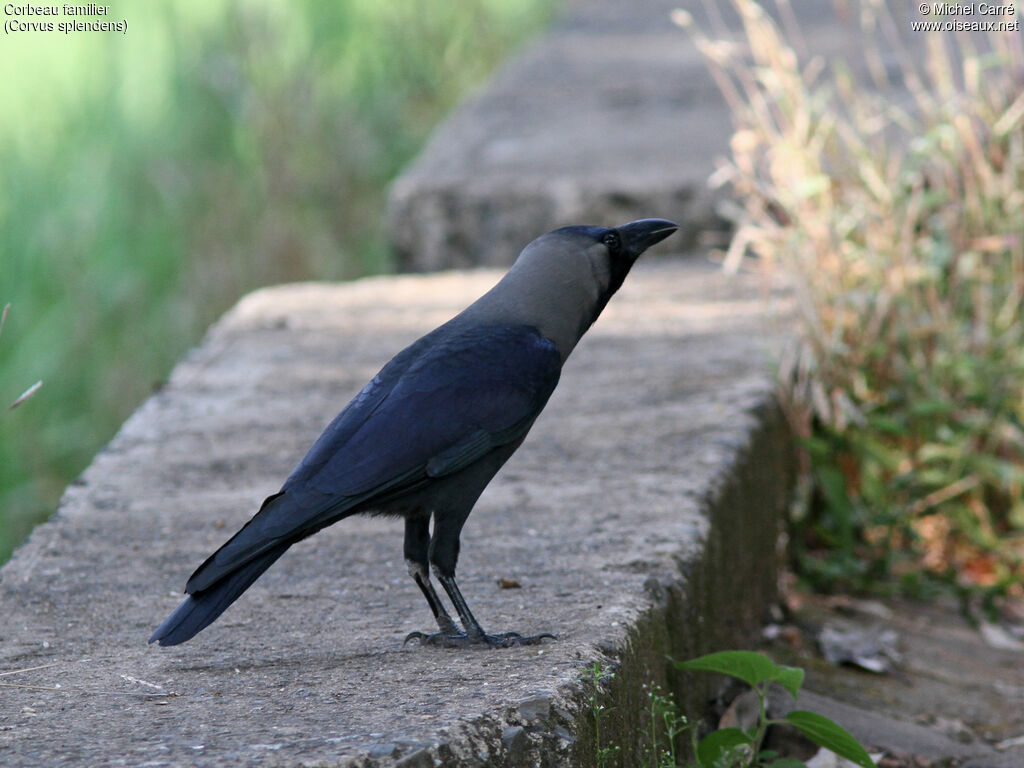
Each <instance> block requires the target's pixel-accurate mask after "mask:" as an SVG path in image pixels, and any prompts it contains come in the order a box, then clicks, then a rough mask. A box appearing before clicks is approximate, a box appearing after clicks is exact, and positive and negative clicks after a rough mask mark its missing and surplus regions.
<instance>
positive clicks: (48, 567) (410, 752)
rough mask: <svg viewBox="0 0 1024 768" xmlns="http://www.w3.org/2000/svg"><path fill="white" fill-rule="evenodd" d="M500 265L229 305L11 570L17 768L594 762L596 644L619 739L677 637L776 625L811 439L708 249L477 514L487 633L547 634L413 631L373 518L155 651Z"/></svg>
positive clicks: (626, 335) (648, 306)
mask: <svg viewBox="0 0 1024 768" xmlns="http://www.w3.org/2000/svg"><path fill="white" fill-rule="evenodd" d="M497 276H498V275H497V273H495V272H490V271H485V272H474V273H451V274H441V275H436V276H431V277H396V278H380V279H370V280H364V281H360V282H357V283H354V284H349V285H336V286H333V285H318V284H310V285H296V286H288V287H282V288H275V289H269V290H265V291H260V292H258V293H255V294H253V295H251V296H249V297H247V298H246V299H244V300H243V301H242V302H241V303H240V304H239V305H238V306H237V307H236V308H235V309H234V310H233V311H232V312H230V313H229V314H228V315H227V316H226V317H225V318H224V319H223V320H222V321H221V322H220V323H218V324H217V326H215V327H214V328H213V330H212V331H211V332H210V334H209V336H208V337H207V339H206V341H205V342H204V343H203V345H202V346H201V347H199V348H198V349H196V350H195V351H194V352H193V353H192V354H190V355H189V356H188V358H187V359H186V360H184V361H183V362H182V363H181V364H180V365H179V366H178V367H177V368H176V369H175V371H174V373H173V375H172V376H171V378H170V381H169V382H168V384H167V386H166V387H165V388H164V389H163V390H161V391H160V392H159V393H157V394H155V395H154V396H153V397H151V398H150V399H149V400H148V401H147V402H146V403H145V404H144V405H143V406H142V407H141V408H140V409H139V410H138V411H137V412H136V413H135V415H134V416H132V418H131V419H130V420H129V421H128V422H127V423H126V424H125V425H124V427H123V429H122V430H121V432H120V433H119V434H118V435H117V437H116V438H115V439H114V440H113V442H112V443H111V444H110V445H109V447H108V448H107V449H106V450H105V451H103V452H102V453H101V454H100V455H99V456H98V457H97V458H96V460H95V461H94V463H93V465H92V466H91V467H90V468H89V469H88V470H87V471H86V472H85V474H84V475H83V476H82V478H81V479H80V480H79V481H78V482H77V483H76V484H75V485H73V486H72V487H71V488H70V489H69V490H68V492H67V494H66V496H65V498H64V500H63V502H62V503H61V507H60V510H59V512H58V514H57V515H56V516H55V517H54V519H53V520H52V521H51V522H49V523H47V524H46V525H43V526H40V527H39V528H38V529H37V530H36V531H35V532H34V533H33V534H32V536H31V538H30V540H29V541H28V542H27V543H26V544H25V545H24V546H22V547H21V548H20V549H19V550H18V551H17V552H16V553H15V556H14V558H13V559H12V560H11V562H9V563H8V564H7V565H6V566H5V567H4V568H3V570H2V572H0V579H2V581H0V615H2V616H3V620H2V622H0V674H2V677H0V683H2V684H3V685H4V686H5V689H4V691H3V695H2V696H0V764H3V765H12V766H13V765H18V766H35V765H39V766H43V765H45V766H53V765H111V766H113V765H129V766H142V765H148V766H158V765H178V764H189V765H225V764H231V765H236V764H238V765H307V766H308V765H355V766H383V765H403V766H429V765H441V764H443V765H467V766H468V765H515V766H520V765H523V766H525V765H556V764H566V763H569V762H573V763H574V764H581V765H587V764H590V763H591V762H592V758H593V748H594V743H593V735H592V733H591V732H590V730H589V729H590V722H591V721H590V712H589V710H588V708H587V703H586V700H587V695H588V691H589V686H588V684H587V683H586V682H585V681H581V676H582V675H583V671H582V669H583V666H585V664H586V663H587V662H588V661H590V660H593V659H596V658H599V657H604V658H606V659H607V660H608V663H610V664H616V665H618V667H619V669H620V673H619V674H618V675H617V677H616V678H615V681H614V685H613V687H612V689H611V691H610V695H612V696H613V697H614V703H615V705H616V708H615V710H614V712H613V714H612V717H611V719H610V720H609V722H608V724H607V726H606V727H607V731H606V732H607V733H608V734H609V735H610V736H611V737H612V738H614V739H615V740H616V743H619V744H621V745H622V746H623V748H624V749H626V750H631V749H633V748H634V746H635V739H636V738H637V736H636V734H637V729H636V727H635V726H636V724H635V723H634V722H632V721H631V719H630V718H631V715H630V714H629V713H631V712H638V710H639V707H633V706H632V705H633V704H634V703H636V702H638V701H639V700H640V698H641V697H642V695H643V691H642V689H641V685H642V684H643V683H645V682H652V681H653V682H657V683H660V684H662V685H668V686H671V687H674V688H676V689H677V690H679V691H680V692H681V694H683V695H689V696H691V697H694V696H697V697H698V698H699V692H695V691H693V690H692V689H683V688H682V687H681V686H682V681H679V680H676V679H674V678H673V677H672V676H671V675H670V674H669V672H668V670H667V668H666V663H665V659H664V654H665V653H671V654H673V655H676V656H686V655H689V654H692V653H697V652H700V651H703V650H706V649H708V648H710V647H718V646H720V645H736V644H739V643H740V642H741V641H742V639H743V638H744V637H745V636H746V635H747V633H748V632H749V631H750V630H751V629H752V628H753V627H754V626H755V625H756V624H757V620H758V618H759V614H760V611H761V610H762V608H763V606H764V604H765V602H766V601H767V600H768V599H769V598H770V596H771V595H772V593H773V588H774V585H773V549H774V544H775V538H776V536H775V534H776V524H777V519H778V514H779V511H780V509H781V508H782V507H783V504H784V500H785V496H786V492H787V489H788V487H789V477H790V464H789V459H790V456H791V452H790V451H789V446H788V441H787V435H786V432H785V430H784V428H783V425H782V422H781V421H780V419H779V417H778V414H777V411H776V409H775V407H774V405H773V400H772V379H771V375H770V371H769V367H770V364H769V363H770V359H771V349H772V348H773V346H774V338H773V337H772V336H771V334H770V333H768V332H767V328H768V326H769V323H767V322H766V314H765V311H764V308H763V304H762V301H761V298H760V296H759V293H758V290H757V288H756V286H754V285H752V284H750V283H735V282H729V281H728V280H727V279H726V278H724V277H723V276H722V275H720V274H719V273H718V272H716V271H715V270H714V269H712V268H710V267H709V266H706V265H701V264H697V263H694V262H693V261H692V260H690V261H668V262H660V263H659V262H649V263H646V264H642V265H640V266H638V268H637V269H636V270H635V272H634V274H633V275H631V276H630V278H629V280H627V282H626V285H625V287H624V288H623V290H622V291H621V293H620V295H618V296H616V297H615V299H614V300H613V301H612V302H611V304H610V305H609V307H608V309H607V310H606V312H605V315H604V316H603V317H602V318H601V319H600V321H599V322H598V323H597V325H596V326H595V327H594V328H593V329H592V330H591V332H590V333H589V334H588V336H586V337H585V338H584V340H583V342H582V343H581V344H580V346H579V347H578V349H577V350H576V352H575V353H574V355H573V358H572V359H571V360H570V362H569V364H568V366H567V368H566V370H565V372H564V374H563V380H562V383H561V384H560V386H559V389H558V391H557V392H556V393H555V395H554V397H553V399H552V401H551V403H550V405H549V407H548V409H547V411H546V412H545V413H544V414H543V415H542V416H541V418H540V419H539V420H538V422H537V424H536V426H535V428H534V430H533V432H532V433H531V435H530V437H529V439H528V440H527V443H526V444H525V445H524V446H523V448H522V449H521V450H520V452H519V453H518V454H517V455H516V456H515V457H514V458H513V459H512V461H510V463H509V465H508V466H507V467H506V468H505V469H504V470H503V471H502V473H500V474H499V476H498V478H497V479H496V480H495V482H494V483H493V484H492V485H491V487H490V488H489V489H488V491H487V492H486V493H485V494H484V496H483V498H482V499H481V501H480V503H479V504H478V506H477V509H476V510H475V512H474V513H473V515H472V516H471V517H470V520H469V523H468V524H467V527H466V530H465V533H464V536H463V557H462V561H461V563H460V566H461V567H460V575H461V577H462V579H461V583H462V586H463V589H464V590H465V592H466V595H467V597H468V599H469V600H470V602H471V604H472V605H473V607H474V610H475V612H476V614H477V616H478V617H479V618H480V619H481V621H482V622H483V623H484V626H485V627H488V628H491V629H493V630H495V631H500V630H507V629H513V628H514V629H517V630H520V631H523V632H538V631H546V630H550V631H555V632H557V633H558V634H559V639H558V640H557V641H556V642H553V643H549V644H545V645H544V646H543V647H540V648H537V647H533V648H524V649H509V650H503V651H480V652H454V651H438V650H435V649H425V648H420V647H412V646H408V647H403V646H402V638H403V637H404V635H405V634H406V633H407V632H409V631H411V630H414V629H427V628H429V625H430V617H429V614H428V612H427V609H426V606H425V605H423V604H422V602H423V601H422V598H421V596H420V595H419V593H418V591H417V590H416V589H415V587H414V585H413V584H412V583H411V581H410V580H409V579H408V577H407V576H406V574H405V567H404V564H403V563H402V556H401V526H400V524H399V523H398V522H396V521H390V520H380V519H360V518H354V519H351V520H348V521H345V522H344V523H343V524H340V525H338V526H335V527H334V528H332V529H328V530H326V531H324V532H322V533H321V534H319V535H317V536H315V537H313V538H312V539H310V540H308V541H306V542H303V543H302V544H300V545H298V546H296V547H294V548H293V549H292V550H291V551H290V552H289V554H288V555H287V556H286V557H285V558H283V559H282V560H281V561H280V562H279V563H278V564H277V565H275V566H274V568H272V569H271V570H270V571H269V572H268V573H267V574H266V575H265V576H264V577H263V578H262V579H261V580H260V581H259V582H257V584H256V585H254V587H253V588H252V589H251V590H250V591H249V592H248V593H247V594H246V595H245V596H244V597H243V598H242V599H241V600H240V601H239V603H237V604H236V605H235V606H233V607H232V608H231V609H230V610H229V611H228V612H227V613H226V614H225V615H224V616H223V617H222V618H221V620H220V621H218V622H217V623H216V624H214V625H213V626H212V627H210V628H209V629H208V630H207V631H205V632H203V633H202V634H201V635H200V636H199V637H197V638H196V639H195V640H194V641H193V642H191V643H189V644H187V645H184V646H180V647H177V648H174V649H157V648H155V647H149V646H147V645H146V638H147V636H148V634H149V632H150V631H151V630H152V628H153V626H154V625H155V624H156V623H157V622H158V621H159V620H161V619H162V618H163V617H164V615H165V614H166V613H167V612H168V611H169V610H170V609H171V608H173V607H174V605H176V603H177V600H178V598H179V595H178V593H177V591H178V590H179V589H180V587H181V586H182V585H183V583H184V581H185V579H186V577H187V576H188V574H189V573H190V572H191V570H192V569H193V568H194V567H195V566H196V565H197V564H198V563H199V562H200V561H201V560H202V558H203V557H204V556H205V555H206V554H207V553H209V552H210V551H211V550H212V549H213V548H214V547H216V546H217V545H218V544H219V543H220V542H221V541H223V540H224V538H225V537H226V536H227V535H228V534H229V533H230V532H231V531H233V530H234V529H235V528H236V527H237V526H239V525H240V524H241V523H242V522H244V520H245V519H247V517H248V516H249V515H250V514H251V513H252V512H253V511H254V510H255V509H256V507H257V505H258V504H259V502H260V500H261V499H262V498H263V497H264V496H265V495H266V494H268V493H270V492H272V491H274V490H276V488H277V486H278V484H279V483H280V482H281V480H282V479H283V478H284V476H285V475H286V473H287V472H288V471H289V469H290V468H291V466H292V465H293V463H294V462H295V461H296V460H297V459H298V458H299V457H300V456H301V454H302V453H303V451H304V450H305V449H306V447H307V446H308V445H309V443H310V442H311V441H312V439H313V438H315V436H316V435H317V434H318V432H319V431H320V429H321V428H322V427H323V425H324V424H325V423H326V422H327V421H328V420H329V419H330V418H331V417H332V416H333V415H334V413H335V412H336V411H337V410H338V408H339V407H340V406H342V405H343V404H344V403H345V402H346V401H347V400H348V398H349V397H351V396H352V395H353V394H354V393H355V392H356V391H357V390H358V388H359V387H360V386H361V385H362V384H363V383H364V382H365V380H366V379H367V378H368V377H369V376H371V375H372V374H373V373H374V372H375V371H376V370H377V369H378V367H379V366H380V365H381V364H382V363H383V362H384V361H386V360H387V359H388V358H389V357H390V356H391V355H392V354H393V353H394V352H396V351H397V350H398V349H399V348H400V347H401V346H403V345H404V344H406V343H407V342H409V341H410V340H412V339H414V338H415V337H417V336H418V335H419V334H421V333H423V332H424V331H426V330H428V329H429V328H431V327H433V326H434V325H436V324H437V323H439V322H441V321H443V320H445V319H446V318H448V317H449V316H450V315H451V314H453V313H454V312H456V311H457V310H458V309H460V308H461V307H462V306H464V305H465V304H467V303H468V302H469V301H470V300H472V299H473V298H475V297H476V296H477V295H478V294H479V293H481V292H482V291H484V290H485V289H486V288H487V287H488V286H489V285H490V284H491V283H492V282H493V281H494V280H495V279H496V278H497ZM499 578H504V579H514V580H516V581H518V582H519V583H520V584H521V588H520V589H501V588H499V586H498V584H497V580H498V579H499ZM33 668H34V669H33ZM11 685H17V686H21V687H9V686H11ZM57 685H59V686H60V687H59V688H55V687H54V686H57Z"/></svg>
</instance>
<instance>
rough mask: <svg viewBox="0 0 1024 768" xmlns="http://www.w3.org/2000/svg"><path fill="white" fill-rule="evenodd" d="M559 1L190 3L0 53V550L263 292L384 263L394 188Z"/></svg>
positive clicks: (3, 47) (13, 39) (120, 12)
mask: <svg viewBox="0 0 1024 768" xmlns="http://www.w3.org/2000/svg"><path fill="white" fill-rule="evenodd" d="M549 6H550V4H549V3H545V2H544V1H543V0H461V2H458V3H452V2H450V0H334V1H317V0H304V1H301V0H300V1H297V2H291V3H288V4H284V3H273V2H270V0H245V1H243V0H174V1H173V2H170V1H166V2H161V1H156V0H154V1H152V2H147V3H145V4H142V3H139V4H131V5H128V4H125V5H122V6H114V7H113V8H112V9H111V18H114V19H117V18H119V17H121V16H125V17H127V20H128V33H127V34H126V35H123V36H122V35H120V34H105V33H97V32H88V33H77V34H72V35H70V36H65V35H63V34H60V33H57V32H54V33H21V34H17V35H10V36H6V37H4V39H3V40H2V42H0V72H3V73H4V77H3V78H0V104H2V105H3V109H2V111H0V306H2V305H3V304H4V303H6V302H10V304H11V311H10V314H9V317H8V320H7V324H6V326H5V327H4V329H3V334H2V336H0V409H5V408H6V407H7V404H8V403H10V402H11V401H13V400H14V399H15V398H16V397H17V396H18V395H19V394H20V393H21V392H22V391H24V390H25V389H26V388H27V387H28V386H29V385H31V384H32V383H33V382H35V381H36V380H37V379H42V380H43V381H44V384H43V387H42V389H41V390H40V392H39V393H38V394H37V395H36V396H35V397H34V398H33V399H31V400H30V401H28V402H27V403H25V404H24V405H22V406H21V407H19V408H18V409H16V410H14V411H9V412H5V411H4V410H0V562H3V561H4V560H6V559H7V558H8V557H9V555H10V552H11V551H12V549H13V548H14V547H15V546H16V545H17V544H18V543H19V542H20V541H21V539H22V538H23V537H24V536H25V535H26V534H27V533H28V532H29V530H31V527H32V526H33V525H35V524H36V523H38V522H40V521H41V520H43V519H45V518H46V516H47V515H48V514H49V513H50V512H51V511H52V510H53V509H54V508H55V506H56V503H57V501H58V499H59V497H60V494H61V492H62V491H63V489H64V487H65V486H66V485H67V483H68V482H69V481H71V480H72V479H73V478H74V477H75V476H76V475H77V474H79V473H80V472H81V471H82V470H83V469H84V468H85V466H86V465H87V464H88V462H89V460H90V459H91V457H92V456H93V455H94V454H95V452H96V451H97V450H98V449H99V448H100V447H101V446H103V445H104V443H106V442H107V441H108V440H109V439H110V438H111V436H112V435H113V434H114V432H115V431H116V430H117V428H118V426H119V424H120V423H121V422H122V421H123V420H124V419H125V418H126V417H127V416H128V414H130V413H131V411H132V410H133V409H134V408H135V407H136V406H137V405H138V404H139V402H140V401H141V400H143V399H144V398H145V397H146V396H147V395H148V394H149V393H150V392H152V391H153V390H154V388H156V387H158V386H159V385H160V382H161V381H162V380H163V378H164V377H165V376H166V375H167V373H168V372H169V370H170V368H171V366H172V365H173V363H174V362H175V360H176V359H177V358H178V357H179V356H180V355H181V354H182V353H183V352H184V351H185V350H186V349H188V348H189V347H190V346H192V345H193V344H195V343H196V342H197V340H198V339H199V338H200V336H201V334H202V332H203V329H204V328H205V327H206V326H207V325H209V323H210V322H211V321H213V320H214V319H216V317H217V316H218V315H219V314H220V313H222V312H223V311H224V310H225V309H226V308H228V307H229V306H230V305H231V304H232V303H233V302H234V301H235V300H236V299H237V298H238V297H239V296H240V295H242V294H243V293H245V292H246V291H248V290H250V289H252V288H255V287H257V286H260V285H267V284H271V283H278V282H284V281H291V280H304V279H328V280H338V279H349V278H354V277H357V276H360V275H364V274H369V273H374V272H381V271H386V270H387V269H388V268H389V262H388V255H387V250H386V242H385V238H384V233H383V228H382V221H383V210H384V198H385V191H386V187H387V184H388V182H389V181H390V180H391V179H392V178H393V177H394V176H395V175H396V173H397V172H398V171H399V170H400V169H401V168H402V166H403V165H404V164H405V163H406V162H408V161H409V160H410V159H411V158H412V157H413V156H414V155H415V153H416V152H417V150H418V149H419V148H420V147H421V146H422V144H423V142H424V140H425V139H426V137H427V135H428V133H429V131H430V129H431V128H432V127H433V126H434V125H435V124H436V122H437V121H438V120H439V119H440V118H442V117H443V116H444V114H445V113H446V111H447V110H449V109H450V108H451V107H452V105H453V104H454V103H455V102H456V101H457V99H458V98H459V97H460V96H462V95H464V93H465V91H466V89H467V88H468V87H470V86H472V85H473V84H475V83H477V82H479V81H480V80H481V79H483V78H484V77H485V76H486V75H487V74H488V73H489V72H490V71H491V70H492V69H493V67H494V65H495V64H496V63H497V62H499V61H500V60H501V59H502V58H504V56H506V55H507V53H508V51H509V49H510V48H511V47H512V46H513V45H514V44H515V43H517V42H518V41H521V40H522V39H524V38H525V37H526V36H528V35H529V34H530V33H531V32H533V31H535V30H536V29H538V28H539V27H540V26H542V25H543V24H544V23H545V22H546V21H547V19H548V18H549V15H550V7H549Z"/></svg>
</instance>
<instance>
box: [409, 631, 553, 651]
mask: <svg viewBox="0 0 1024 768" xmlns="http://www.w3.org/2000/svg"><path fill="white" fill-rule="evenodd" d="M545 638H548V639H551V640H555V639H557V638H556V637H555V636H554V635H552V634H550V633H548V632H542V633H540V634H539V635H529V636H527V637H523V636H522V635H520V634H519V633H518V632H503V633H502V634H500V635H489V634H487V633H486V632H483V633H481V634H479V635H469V634H466V633H465V632H459V633H458V634H457V635H450V634H445V633H444V632H435V633H434V634H432V635H428V634H425V633H423V632H410V633H409V634H408V635H407V636H406V638H405V642H406V643H408V642H409V641H410V640H419V641H420V645H432V646H435V647H437V648H472V647H476V648H512V647H514V646H517V645H539V644H540V642H541V641H542V640H544V639H545ZM404 644H405V643H403V645H404Z"/></svg>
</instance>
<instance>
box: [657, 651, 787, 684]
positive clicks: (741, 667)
mask: <svg viewBox="0 0 1024 768" xmlns="http://www.w3.org/2000/svg"><path fill="white" fill-rule="evenodd" d="M676 666H677V667H678V668H679V669H685V670H694V671H699V672H717V673H718V674H720V675H729V676H730V677H735V678H738V679H740V680H742V681H743V682H745V683H746V684H747V685H749V686H750V687H751V688H756V687H757V686H758V685H760V684H761V683H763V682H765V681H766V680H772V679H773V678H774V675H775V673H776V670H777V669H778V667H776V666H775V662H773V661H772V660H771V659H769V658H768V657H767V656H765V655H764V654H763V653H755V652H754V651H719V652H718V653H709V654H707V655H706V656H698V657H697V658H696V659H690V660H689V661H677V662H676Z"/></svg>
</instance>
